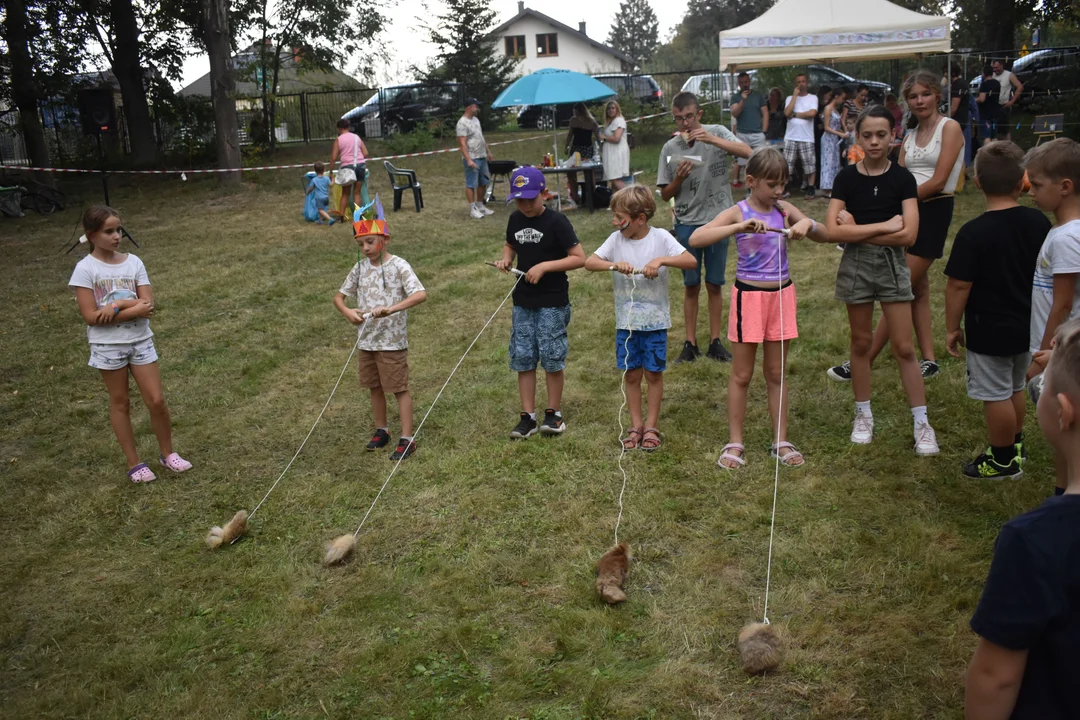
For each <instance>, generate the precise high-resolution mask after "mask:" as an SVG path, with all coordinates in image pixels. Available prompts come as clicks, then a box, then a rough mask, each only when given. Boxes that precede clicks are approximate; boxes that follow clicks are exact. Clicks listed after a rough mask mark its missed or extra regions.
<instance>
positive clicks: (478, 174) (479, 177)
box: [461, 158, 491, 190]
mask: <svg viewBox="0 0 1080 720" xmlns="http://www.w3.org/2000/svg"><path fill="white" fill-rule="evenodd" d="M472 161H473V162H474V163H476V167H475V168H471V167H469V163H467V162H465V158H462V159H461V164H462V165H464V166H465V187H467V188H469V189H470V190H475V189H476V188H477V186H479V185H483V186H484V187H487V186H488V185H490V184H491V172H489V171H488V164H487V158H473V159H472Z"/></svg>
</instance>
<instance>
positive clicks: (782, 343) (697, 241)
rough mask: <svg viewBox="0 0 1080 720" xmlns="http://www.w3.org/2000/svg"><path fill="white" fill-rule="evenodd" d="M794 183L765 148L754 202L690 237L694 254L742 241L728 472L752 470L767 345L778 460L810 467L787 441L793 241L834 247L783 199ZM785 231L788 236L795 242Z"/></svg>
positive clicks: (732, 335) (732, 334) (793, 328)
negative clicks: (752, 409) (749, 404)
mask: <svg viewBox="0 0 1080 720" xmlns="http://www.w3.org/2000/svg"><path fill="white" fill-rule="evenodd" d="M787 181H788V169H787V163H786V162H785V160H784V156H783V155H781V154H780V151H778V150H777V149H776V148H772V147H763V148H758V149H757V150H755V151H754V154H753V155H751V156H750V161H749V162H748V163H747V164H746V184H747V185H748V186H749V187H750V197H749V198H747V199H746V200H744V201H742V202H740V203H738V204H737V205H734V206H732V207H730V208H728V209H727V210H725V211H724V212H722V213H720V214H719V215H717V216H716V218H714V219H713V221H712V222H710V223H708V224H707V225H703V226H702V227H700V228H698V229H697V230H695V231H694V234H693V235H691V236H690V247H704V246H706V245H712V244H713V243H716V242H719V241H720V240H723V239H724V238H727V237H731V236H732V235H734V236H735V242H736V245H737V246H738V249H739V262H738V265H737V267H736V271H735V285H734V287H732V289H731V305H730V308H731V310H730V311H729V312H728V340H730V341H731V343H732V344H731V352H732V356H733V360H732V366H731V379H730V380H729V381H728V397H727V406H728V427H729V430H728V432H729V433H730V441H729V442H728V444H727V445H725V446H724V448H723V450H721V451H720V452H721V455H720V459H719V460H718V461H717V464H718V465H720V467H722V468H724V469H726V470H737V469H739V468H741V467H742V466H744V465H746V459H745V458H744V455H745V453H746V449H745V447H744V446H743V424H744V422H745V420H746V394H747V389H748V388H749V387H750V379H751V378H752V377H753V375H754V365H755V364H756V362H757V346H758V344H759V343H760V344H762V345H764V349H763V351H762V356H763V359H762V369H763V372H764V374H765V386H766V388H767V390H768V395H769V415H770V416H771V418H772V422H773V434H774V435H775V436H776V438H777V441H776V444H774V445H773V448H772V453H771V454H772V455H773V457H779V459H780V462H782V463H783V464H784V465H786V466H788V467H797V466H799V465H802V464H803V462H804V460H803V456H802V453H800V452H799V449H798V448H797V447H795V446H794V445H793V444H792V443H790V442H788V439H787V388H786V387H785V386H784V384H783V383H782V382H781V378H782V377H783V376H784V372H785V367H784V365H785V362H786V358H787V346H788V343H789V342H790V340H791V339H792V338H795V337H798V336H799V329H798V324H797V323H796V317H795V306H796V302H795V286H794V285H792V283H791V277H790V274H789V272H788V255H787V240H788V239H791V240H799V239H801V238H804V237H807V236H809V237H810V238H811V239H812V240H814V241H816V242H823V243H824V242H828V241H829V235H828V232H827V231H826V230H825V226H824V225H818V224H817V223H816V222H814V221H813V220H811V219H810V218H808V217H806V216H805V215H804V214H803V213H802V211H801V210H799V209H798V208H797V207H795V206H794V205H790V204H788V203H786V202H783V201H782V200H781V199H780V197H781V195H783V193H784V186H785V185H786V184H787ZM780 231H786V233H787V237H786V238H785V237H784V234H783V233H782V232H780Z"/></svg>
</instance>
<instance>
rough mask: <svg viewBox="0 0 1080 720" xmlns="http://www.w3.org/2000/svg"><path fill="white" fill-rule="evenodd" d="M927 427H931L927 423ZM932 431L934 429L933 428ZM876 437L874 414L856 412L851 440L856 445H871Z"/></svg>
mask: <svg viewBox="0 0 1080 720" xmlns="http://www.w3.org/2000/svg"><path fill="white" fill-rule="evenodd" d="M927 427H930V426H929V425H927ZM930 432H931V433H933V432H934V431H933V430H931V431H930ZM873 439H874V417H873V416H872V415H864V414H863V413H861V412H856V413H855V424H854V426H853V427H852V429H851V442H853V443H855V444H856V445H869V444H870V441H871V440H873Z"/></svg>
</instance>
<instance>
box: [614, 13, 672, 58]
mask: <svg viewBox="0 0 1080 720" xmlns="http://www.w3.org/2000/svg"><path fill="white" fill-rule="evenodd" d="M659 28H660V23H659V22H658V21H657V19H656V13H654V12H653V9H652V7H651V6H650V5H649V2H648V0H623V2H622V3H621V4H620V5H619V12H617V13H616V14H615V19H614V22H613V23H612V25H611V33H610V34H609V35H608V45H610V46H611V47H613V48H615V49H616V50H618V51H619V52H621V53H622V54H623V55H626V56H628V57H629V58H630V59H632V60H633V61H634V65H635V66H638V67H640V66H641V64H642V63H644V62H645V61H647V60H649V59H650V58H651V57H652V56H653V53H654V52H655V51H656V45H657V34H658V33H659Z"/></svg>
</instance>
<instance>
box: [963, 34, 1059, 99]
mask: <svg viewBox="0 0 1080 720" xmlns="http://www.w3.org/2000/svg"><path fill="white" fill-rule="evenodd" d="M1012 72H1013V74H1014V75H1016V79H1017V80H1019V81H1020V82H1021V83H1023V85H1024V94H1023V95H1022V96H1021V97H1020V99H1019V100H1017V104H1019V105H1020V106H1021V107H1027V106H1028V105H1031V104H1032V102H1038V100H1039V95H1043V96H1047V95H1049V94H1053V93H1057V92H1059V91H1066V92H1067V91H1075V90H1080V47H1076V46H1074V47H1061V48H1045V49H1043V50H1035V51H1034V52H1030V53H1028V54H1027V55H1025V56H1024V57H1022V58H1018V59H1017V61H1016V62H1014V63H1013V66H1012ZM980 84H982V75H981V74H979V75H976V76H975V77H973V78H972V79H971V90H972V92H975V93H977V92H978V91H979V85H980ZM1029 93H1031V94H1029Z"/></svg>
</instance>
